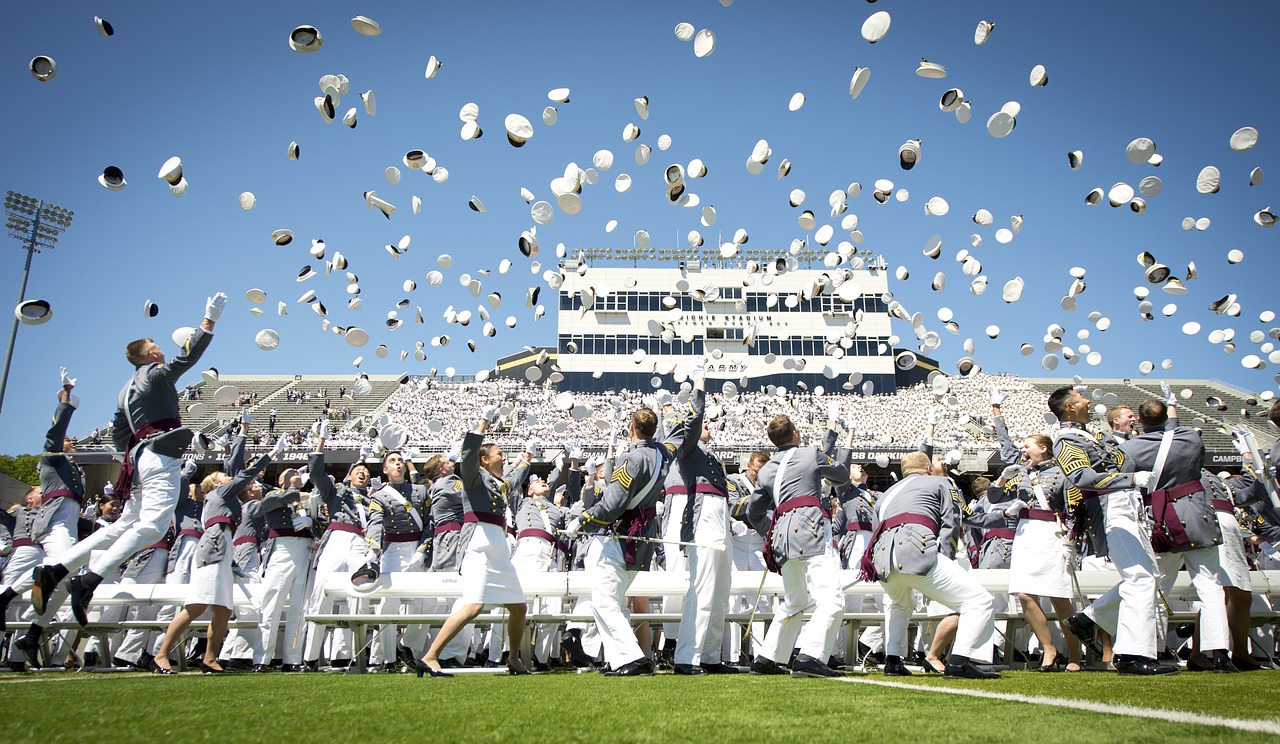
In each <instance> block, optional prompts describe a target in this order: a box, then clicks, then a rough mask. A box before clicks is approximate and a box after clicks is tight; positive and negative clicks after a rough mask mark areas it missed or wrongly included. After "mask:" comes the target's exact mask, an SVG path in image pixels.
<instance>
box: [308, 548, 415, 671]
mask: <svg viewBox="0 0 1280 744" xmlns="http://www.w3.org/2000/svg"><path fill="white" fill-rule="evenodd" d="M417 548H418V544H417V543H411V542H402V543H388V544H387V546H386V547H385V548H383V550H382V560H381V567H380V569H379V570H381V571H382V572H383V573H399V572H401V571H404V570H405V569H406V567H407V566H408V565H409V561H410V560H412V559H413V554H414V552H415V551H416V550H417ZM420 570H421V569H415V572H417V571H420ZM318 575H319V572H318V571H317V576H318ZM421 604H422V603H421V601H420V600H416V599H409V600H404V599H399V598H394V597H391V598H387V599H384V600H382V604H380V605H378V614H379V615H398V614H400V611H401V609H403V608H404V607H405V606H407V607H408V608H409V612H411V613H413V612H419V611H420V609H419V608H420V607H421ZM396 631H397V627H396V626H395V625H384V626H382V631H381V633H379V635H378V642H377V643H376V644H375V645H374V647H373V653H372V654H371V655H370V659H369V661H370V663H372V664H385V663H391V662H393V661H395V660H396V635H397V632H396ZM426 639H427V626H425V625H410V626H408V627H407V628H405V631H404V645H406V646H408V647H409V648H411V649H413V650H414V651H415V652H421V651H422V650H423V649H422V646H423V644H424V643H425V642H426Z"/></svg>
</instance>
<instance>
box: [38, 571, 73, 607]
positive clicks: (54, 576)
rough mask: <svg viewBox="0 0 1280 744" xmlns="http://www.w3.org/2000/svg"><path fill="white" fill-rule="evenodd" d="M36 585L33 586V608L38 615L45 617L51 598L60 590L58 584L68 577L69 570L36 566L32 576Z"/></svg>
mask: <svg viewBox="0 0 1280 744" xmlns="http://www.w3.org/2000/svg"><path fill="white" fill-rule="evenodd" d="M32 575H33V576H34V577H35V583H34V584H32V585H31V606H32V608H34V609H35V611H36V614H37V615H43V614H44V611H45V610H46V609H48V607H49V597H51V596H53V592H54V590H55V589H57V588H58V584H59V583H60V582H61V581H62V580H63V579H64V578H66V576H67V569H65V568H63V567H62V566H61V565H57V566H36V568H35V571H34V572H33V574H32Z"/></svg>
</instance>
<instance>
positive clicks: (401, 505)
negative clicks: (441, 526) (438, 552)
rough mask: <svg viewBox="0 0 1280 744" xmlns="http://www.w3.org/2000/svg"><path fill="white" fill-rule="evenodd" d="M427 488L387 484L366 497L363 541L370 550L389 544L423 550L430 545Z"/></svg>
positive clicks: (404, 484) (404, 482)
mask: <svg viewBox="0 0 1280 744" xmlns="http://www.w3.org/2000/svg"><path fill="white" fill-rule="evenodd" d="M429 514H430V511H429V510H428V508H427V487H426V486H415V485H413V484H411V483H409V482H408V481H401V482H400V483H387V484H386V485H384V486H383V487H382V488H380V489H379V490H378V491H376V492H374V493H372V494H369V527H368V529H367V530H366V532H365V539H367V540H368V541H369V545H370V546H372V547H373V549H374V550H382V549H383V548H384V547H385V546H387V545H390V544H391V543H402V542H411V543H413V544H414V546H415V547H414V549H415V550H417V549H425V546H426V545H429V544H430V542H431V528H430V518H429V517H428V516H427V515H429Z"/></svg>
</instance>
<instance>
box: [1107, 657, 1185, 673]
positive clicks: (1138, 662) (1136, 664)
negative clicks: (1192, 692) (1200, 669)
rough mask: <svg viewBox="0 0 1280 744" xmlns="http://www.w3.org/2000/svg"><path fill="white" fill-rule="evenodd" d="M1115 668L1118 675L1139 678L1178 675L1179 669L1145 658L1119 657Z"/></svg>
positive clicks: (1116, 659)
mask: <svg viewBox="0 0 1280 744" xmlns="http://www.w3.org/2000/svg"><path fill="white" fill-rule="evenodd" d="M1115 667H1116V672H1117V673H1118V674H1122V675H1129V676H1139V677H1167V676H1169V675H1172V674H1177V673H1178V668H1177V667H1175V666H1170V665H1168V664H1161V663H1160V662H1158V661H1156V660H1155V659H1148V658H1147V657H1145V656H1128V655H1123V654H1121V655H1118V656H1116V658H1115Z"/></svg>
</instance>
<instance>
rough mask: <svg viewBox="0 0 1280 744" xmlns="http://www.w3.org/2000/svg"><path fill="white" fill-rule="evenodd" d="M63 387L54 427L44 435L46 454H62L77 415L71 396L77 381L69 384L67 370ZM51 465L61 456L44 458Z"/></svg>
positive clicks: (63, 374) (54, 417) (56, 409)
mask: <svg viewBox="0 0 1280 744" xmlns="http://www.w3.org/2000/svg"><path fill="white" fill-rule="evenodd" d="M62 379H63V385H62V387H61V388H60V389H59V390H58V407H57V408H55V409H54V410H53V425H52V426H50V427H49V431H48V433H46V434H45V435H44V450H43V451H44V452H61V451H62V448H63V445H64V443H65V442H66V439H67V429H68V428H69V427H70V426H71V414H73V413H75V411H76V406H75V402H74V398H75V397H77V396H72V395H71V389H72V388H73V387H74V386H75V380H70V383H71V384H70V385H68V384H67V381H68V380H69V378H68V377H67V370H66V369H65V368H63V370H62ZM43 459H45V460H46V461H48V463H49V464H50V465H54V464H56V463H58V462H60V461H61V459H62V456H61V455H45V456H44V458H43Z"/></svg>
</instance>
